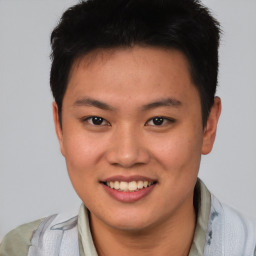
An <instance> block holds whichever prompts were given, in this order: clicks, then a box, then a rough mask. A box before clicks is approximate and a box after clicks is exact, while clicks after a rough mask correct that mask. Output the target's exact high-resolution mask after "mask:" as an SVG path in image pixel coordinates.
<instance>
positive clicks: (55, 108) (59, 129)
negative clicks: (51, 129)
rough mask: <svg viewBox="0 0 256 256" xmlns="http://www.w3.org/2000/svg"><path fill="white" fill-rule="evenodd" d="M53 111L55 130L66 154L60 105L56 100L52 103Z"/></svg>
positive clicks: (61, 148) (61, 147)
mask: <svg viewBox="0 0 256 256" xmlns="http://www.w3.org/2000/svg"><path fill="white" fill-rule="evenodd" d="M52 113H53V120H54V125H55V132H56V135H57V138H58V141H59V145H60V151H61V153H62V155H63V156H65V153H64V147H63V131H62V127H61V124H60V118H59V111H58V105H57V103H56V102H55V101H54V102H53V103H52Z"/></svg>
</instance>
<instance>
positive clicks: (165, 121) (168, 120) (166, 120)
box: [82, 116, 175, 126]
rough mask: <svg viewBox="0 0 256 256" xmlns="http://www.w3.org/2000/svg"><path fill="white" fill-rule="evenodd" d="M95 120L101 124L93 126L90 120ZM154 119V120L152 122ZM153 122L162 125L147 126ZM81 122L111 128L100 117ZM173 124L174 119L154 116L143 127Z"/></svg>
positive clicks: (90, 117) (91, 117)
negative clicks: (158, 122)
mask: <svg viewBox="0 0 256 256" xmlns="http://www.w3.org/2000/svg"><path fill="white" fill-rule="evenodd" d="M93 118H95V120H94V121H99V122H101V121H102V122H101V123H99V124H95V123H93V121H92V119H93ZM154 119H155V120H154ZM151 121H152V122H154V121H156V122H157V121H160V122H161V121H162V122H163V123H161V124H159V125H156V124H153V125H149V122H151ZM82 122H88V123H89V124H91V125H93V126H111V124H110V123H109V122H108V121H107V120H105V119H104V118H102V117H100V116H89V117H86V118H82ZM174 122H175V119H172V118H167V117H164V116H155V117H153V118H150V119H149V120H148V121H147V122H146V124H145V126H165V125H166V123H167V124H170V123H174ZM102 123H105V124H102Z"/></svg>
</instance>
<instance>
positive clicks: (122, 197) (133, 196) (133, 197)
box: [102, 184, 156, 203]
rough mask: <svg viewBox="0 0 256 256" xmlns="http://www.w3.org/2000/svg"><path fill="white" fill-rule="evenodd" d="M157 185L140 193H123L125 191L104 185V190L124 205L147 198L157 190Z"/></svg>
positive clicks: (141, 190)
mask: <svg viewBox="0 0 256 256" xmlns="http://www.w3.org/2000/svg"><path fill="white" fill-rule="evenodd" d="M155 185H156V184H153V185H151V186H149V187H146V188H143V189H140V190H138V191H127V192H123V191H118V190H115V189H113V188H110V187H108V186H106V185H104V184H102V186H103V188H104V189H105V191H106V192H107V193H108V194H109V195H110V196H111V197H113V198H114V199H116V200H118V201H120V202H124V203H132V202H135V201H138V200H140V199H142V198H144V197H146V196H147V195H148V194H149V193H150V192H151V191H152V190H153V189H154V188H155Z"/></svg>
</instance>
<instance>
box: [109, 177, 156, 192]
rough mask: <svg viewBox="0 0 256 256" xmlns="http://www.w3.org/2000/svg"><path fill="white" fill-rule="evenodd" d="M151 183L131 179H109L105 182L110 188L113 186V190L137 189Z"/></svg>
mask: <svg viewBox="0 0 256 256" xmlns="http://www.w3.org/2000/svg"><path fill="white" fill-rule="evenodd" d="M152 184H153V182H148V181H142V180H140V181H131V182H126V181H120V182H119V181H110V182H107V186H108V187H110V188H113V189H115V190H119V191H125V192H126V191H137V190H140V189H143V188H146V187H149V186H151V185H152Z"/></svg>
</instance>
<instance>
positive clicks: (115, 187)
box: [100, 176, 157, 203]
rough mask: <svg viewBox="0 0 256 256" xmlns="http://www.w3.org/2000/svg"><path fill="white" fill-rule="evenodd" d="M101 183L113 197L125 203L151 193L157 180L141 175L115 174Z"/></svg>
mask: <svg viewBox="0 0 256 256" xmlns="http://www.w3.org/2000/svg"><path fill="white" fill-rule="evenodd" d="M100 183H101V184H102V186H103V188H104V190H105V191H106V192H107V193H108V194H109V195H110V196H111V197H112V198H114V199H116V200H118V201H120V202H123V203H132V202H135V201H138V200H141V199H142V198H144V197H146V196H147V195H148V194H150V193H151V191H153V190H154V188H155V187H156V184H157V181H155V180H152V179H149V178H146V177H141V176H132V177H123V176H115V177H112V178H108V179H107V180H104V181H101V182H100Z"/></svg>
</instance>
